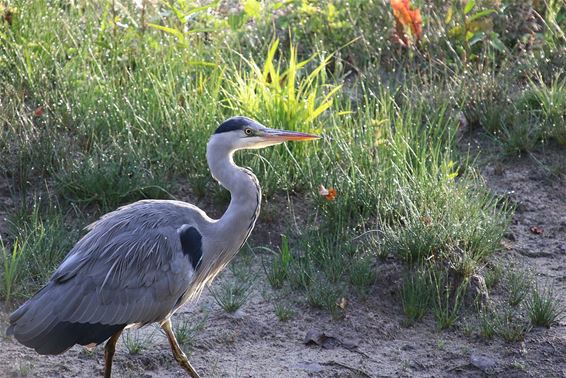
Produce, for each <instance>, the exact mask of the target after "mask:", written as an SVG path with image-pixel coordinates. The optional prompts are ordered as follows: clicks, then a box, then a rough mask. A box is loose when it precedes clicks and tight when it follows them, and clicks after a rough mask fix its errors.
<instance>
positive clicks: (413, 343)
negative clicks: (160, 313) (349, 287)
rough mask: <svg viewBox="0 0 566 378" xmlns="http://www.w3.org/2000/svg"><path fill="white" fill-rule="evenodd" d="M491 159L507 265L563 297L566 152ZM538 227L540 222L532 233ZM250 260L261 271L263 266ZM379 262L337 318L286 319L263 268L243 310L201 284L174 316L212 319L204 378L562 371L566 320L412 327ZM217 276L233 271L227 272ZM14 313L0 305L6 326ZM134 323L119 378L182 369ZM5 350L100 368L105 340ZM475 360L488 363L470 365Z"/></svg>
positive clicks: (48, 369)
mask: <svg viewBox="0 0 566 378" xmlns="http://www.w3.org/2000/svg"><path fill="white" fill-rule="evenodd" d="M472 139H473V138H472ZM480 161H481V160H480ZM484 161H485V163H483V164H481V166H482V168H481V169H482V173H483V175H484V177H485V180H486V182H487V184H488V186H489V187H490V188H492V190H493V191H495V192H496V193H499V194H502V195H505V196H508V197H509V199H510V200H511V201H513V202H514V204H515V205H516V206H517V211H516V214H515V216H514V219H513V222H512V225H511V226H510V230H509V233H508V235H507V239H506V240H505V245H506V246H507V248H506V249H503V251H502V252H500V253H499V254H498V259H499V261H500V262H501V263H502V264H504V266H506V267H507V266H513V265H515V266H517V267H522V268H529V269H530V270H531V271H532V272H533V273H535V274H536V276H537V278H538V279H539V280H542V281H544V282H549V283H551V284H553V285H555V290H556V292H558V293H559V294H560V295H562V298H563V299H564V302H565V304H566V151H564V150H563V151H559V150H558V149H554V150H552V149H551V150H550V151H547V152H546V153H545V154H542V153H540V154H535V155H532V156H524V157H521V158H515V159H508V160H506V159H501V158H494V159H491V158H489V159H487V158H486V159H484ZM532 226H538V227H540V228H543V229H544V232H543V233H542V234H539V235H537V234H534V233H532V232H531V231H530V228H531V227H532ZM263 228H268V229H269V232H267V231H263V230H262V229H263ZM254 232H255V235H256V240H261V241H262V242H266V243H267V242H269V241H270V240H272V239H277V238H278V236H277V237H276V236H274V235H278V232H277V230H276V231H274V230H273V227H267V226H266V225H265V224H263V225H262V224H261V222H260V224H258V226H257V227H256V230H255V231H254ZM254 269H255V270H256V271H257V272H261V269H262V268H261V264H259V263H256V265H254ZM376 269H377V270H378V280H377V282H376V283H375V285H374V286H373V288H372V292H371V294H370V295H369V299H368V300H367V301H365V302H358V301H356V300H355V299H353V300H351V301H350V303H349V305H348V308H347V311H346V315H345V317H344V318H343V319H340V320H333V319H332V318H331V317H330V316H329V315H328V314H326V313H324V312H319V311H316V310H313V309H311V308H309V307H307V306H306V305H302V304H300V301H298V300H297V301H296V302H297V306H296V309H295V315H294V318H293V319H292V320H289V321H288V322H281V321H279V320H278V319H277V317H276V316H275V313H274V307H273V306H274V305H273V300H272V299H270V298H272V293H271V291H270V290H271V289H267V288H265V287H267V286H269V285H268V284H267V282H266V281H265V277H264V276H263V275H261V274H260V275H259V278H258V279H257V280H256V282H255V289H254V292H253V294H252V295H251V297H250V298H249V300H248V302H247V303H246V304H245V305H244V306H243V307H242V309H241V310H240V311H239V312H237V313H236V314H235V315H228V314H226V313H224V311H223V310H222V309H221V308H220V307H219V306H218V305H217V304H216V303H215V302H214V299H213V298H212V296H211V294H210V292H208V291H205V293H204V294H203V296H202V297H201V298H200V300H199V301H198V303H193V304H191V305H189V306H187V307H186V308H184V309H183V310H182V311H180V312H179V313H177V314H176V315H175V317H174V319H173V321H174V322H179V321H186V322H188V323H191V324H192V323H197V322H199V321H203V319H204V328H203V329H202V330H201V331H200V332H199V333H198V334H197V336H196V338H195V341H194V346H193V347H192V348H191V350H190V357H189V358H190V360H191V362H192V364H193V366H195V368H196V369H197V370H198V371H199V372H201V373H202V375H203V376H204V377H392V376H395V377H397V376H406V377H413V376H416V377H430V376H434V377H452V376H462V377H477V376H484V375H494V376H498V377H530V376H538V377H566V319H563V320H562V321H561V322H560V324H558V325H556V326H554V327H552V328H551V329H545V328H540V329H533V330H532V331H531V332H530V333H529V334H528V335H527V337H526V339H525V340H524V341H522V342H516V343H509V342H505V341H502V340H501V339H497V338H496V339H495V340H492V341H485V340H483V339H481V338H480V337H478V336H477V335H476V333H475V332H474V333H473V334H472V335H469V336H465V335H464V334H465V332H463V331H462V329H461V328H462V327H461V326H459V327H458V326H457V327H455V328H453V329H451V330H448V331H438V330H437V329H436V328H435V324H434V320H433V319H432V316H430V315H429V316H428V317H427V318H425V320H424V322H423V323H419V324H417V325H415V326H414V327H411V328H406V327H403V326H402V325H401V322H402V320H403V316H402V315H401V314H402V310H401V307H400V300H399V297H398V294H397V288H398V285H399V281H400V277H399V267H398V266H397V265H396V263H395V261H385V262H381V263H380V264H379V265H378V266H377V267H376ZM220 279H221V280H223V279H224V280H226V279H230V273H228V274H226V275H223V276H222V277H221V278H220ZM218 284H219V282H216V283H215V285H218ZM289 300H293V298H289ZM6 319H7V314H6V312H5V311H2V313H1V315H0V329H1V330H4V329H5V327H6V325H7V320H6ZM309 331H311V332H312V331H314V332H324V333H325V334H327V335H331V336H333V337H334V338H335V339H336V340H338V341H336V342H334V343H330V344H332V345H330V346H334V347H333V348H322V347H321V346H318V345H306V344H305V343H304V339H305V336H306V335H307V333H308V332H309ZM138 332H139V335H140V337H141V338H143V339H144V340H145V341H146V342H145V344H146V345H145V349H144V350H142V351H141V352H140V353H139V354H135V355H132V354H129V353H128V350H127V348H126V346H125V344H124V340H123V339H122V340H121V341H120V342H119V344H118V349H117V353H116V356H115V359H114V373H115V374H114V376H116V377H133V376H136V377H140V376H141V377H180V376H184V373H183V371H182V370H181V369H180V368H179V367H178V366H177V364H176V362H175V361H174V359H173V358H172V356H171V353H170V350H169V346H168V343H167V341H166V339H165V337H164V336H163V335H162V334H161V332H160V331H159V329H157V328H155V327H151V326H150V327H146V328H144V329H142V330H140V331H138ZM3 333H4V332H2V334H3ZM331 341H332V340H331ZM0 350H1V352H0V353H1V354H0V376H37V377H91V376H97V375H101V374H102V367H103V361H104V360H103V350H102V347H101V346H99V347H97V348H96V349H95V350H94V351H87V350H85V349H84V348H81V347H74V348H72V349H71V350H69V351H68V352H67V353H65V354H63V355H60V356H39V355H37V354H36V353H35V352H34V351H32V350H30V349H27V348H25V347H23V346H21V345H19V344H17V343H16V342H15V341H14V340H11V339H9V338H2V337H0ZM478 360H479V361H483V363H475V364H474V363H472V361H474V362H475V361H478ZM478 366H481V367H478Z"/></svg>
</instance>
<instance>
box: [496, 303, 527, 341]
mask: <svg viewBox="0 0 566 378" xmlns="http://www.w3.org/2000/svg"><path fill="white" fill-rule="evenodd" d="M494 321H495V327H496V330H497V335H498V336H500V337H501V338H503V339H504V340H506V341H510V342H516V341H521V340H523V339H524V338H525V335H526V334H527V333H528V332H529V331H530V330H531V325H530V323H529V321H528V320H526V319H525V318H524V317H523V316H522V315H521V314H519V313H517V312H516V311H515V310H514V309H509V308H504V309H502V310H500V311H499V312H498V313H497V314H496V316H495V317H494Z"/></svg>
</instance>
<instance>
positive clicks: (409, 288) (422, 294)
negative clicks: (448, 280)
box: [401, 270, 432, 325]
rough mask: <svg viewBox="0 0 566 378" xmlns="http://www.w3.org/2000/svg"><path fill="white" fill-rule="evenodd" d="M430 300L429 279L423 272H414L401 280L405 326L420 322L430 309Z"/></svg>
mask: <svg viewBox="0 0 566 378" xmlns="http://www.w3.org/2000/svg"><path fill="white" fill-rule="evenodd" d="M431 299H432V291H431V282H430V277H429V275H428V273H427V272H425V271H421V270H419V271H416V272H413V273H412V274H408V275H407V276H405V278H404V279H403V286H401V303H402V305H403V312H404V313H405V316H406V318H407V319H406V320H407V325H412V324H414V323H415V322H417V321H419V320H421V319H422V318H423V316H425V315H426V313H427V312H428V310H429V308H430V304H431Z"/></svg>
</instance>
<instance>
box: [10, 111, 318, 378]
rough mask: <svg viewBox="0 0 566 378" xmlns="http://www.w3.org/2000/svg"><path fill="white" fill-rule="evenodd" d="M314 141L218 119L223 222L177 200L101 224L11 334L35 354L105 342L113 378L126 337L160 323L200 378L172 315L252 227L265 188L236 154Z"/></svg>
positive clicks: (136, 207) (215, 155) (136, 206)
mask: <svg viewBox="0 0 566 378" xmlns="http://www.w3.org/2000/svg"><path fill="white" fill-rule="evenodd" d="M317 138H319V137H318V136H316V135H311V134H305V133H299V132H292V131H284V130H276V129H271V128H267V127H265V126H263V125H261V124H260V123H258V122H256V121H253V120H251V119H249V118H246V117H232V118H230V119H228V120H226V121H224V122H223V123H222V124H221V125H220V126H219V127H218V128H217V129H216V131H215V132H214V134H213V135H212V136H211V137H210V140H209V142H208V145H207V152H206V158H207V162H208V166H209V168H210V172H211V174H212V176H213V177H214V179H216V180H217V181H218V182H219V183H220V184H221V185H222V186H224V187H225V188H226V189H228V190H229V191H230V195H231V200H230V204H229V205H228V209H227V210H226V211H225V213H224V214H223V215H222V217H221V218H220V219H211V218H210V217H208V216H207V215H206V213H205V212H204V211H202V210H201V209H199V208H198V207H196V206H194V205H191V204H189V203H186V202H181V201H174V200H142V201H138V202H135V203H132V204H130V205H126V206H123V207H120V208H118V209H117V210H115V211H113V212H110V213H108V214H106V215H104V216H102V217H101V218H100V219H99V220H98V221H96V222H94V223H92V224H91V225H90V226H88V227H87V229H88V233H87V234H86V235H84V236H83V237H82V238H81V239H80V240H79V241H78V242H77V244H76V245H75V246H74V247H73V248H72V249H71V251H70V252H69V253H68V254H67V256H66V257H65V259H64V260H63V262H62V263H61V264H60V265H59V267H58V268H57V269H56V270H55V272H54V273H53V275H52V276H51V278H50V280H49V282H48V283H47V284H46V285H45V286H44V287H43V288H42V289H41V290H39V291H38V292H37V293H36V294H35V295H34V296H33V297H32V298H31V299H29V300H28V301H27V302H25V303H24V304H23V305H22V306H20V307H19V308H18V309H17V310H16V311H14V312H13V313H12V314H11V315H10V325H9V327H8V330H7V334H8V335H13V336H15V338H16V339H17V340H18V341H19V342H20V343H22V344H24V345H26V346H28V347H31V348H34V349H35V350H36V351H37V352H38V353H39V354H59V353H63V352H65V351H66V350H68V349H69V348H71V347H72V346H73V345H75V344H80V345H93V344H101V343H103V342H104V341H106V340H108V341H107V342H106V345H105V347H104V359H105V365H104V376H105V377H110V375H111V371H112V358H113V356H114V352H115V346H116V342H117V341H118V338H119V337H120V334H121V333H122V331H123V330H124V329H125V328H126V327H131V326H144V325H146V324H150V323H154V322H157V323H159V324H160V325H161V327H162V329H163V331H164V332H165V334H166V335H167V338H168V339H169V344H170V346H171V349H172V351H173V355H174V357H175V359H176V360H177V362H178V363H179V364H180V365H181V367H182V368H183V369H185V370H186V371H187V373H188V374H189V375H190V376H191V377H198V374H197V372H196V371H195V369H194V368H193V367H192V366H191V364H190V363H189V361H188V359H187V357H186V355H185V354H184V353H183V351H182V350H181V348H180V347H179V344H178V343H177V340H176V338H175V334H174V332H173V330H172V325H171V315H172V314H173V313H174V312H175V311H176V310H177V309H179V308H180V307H181V306H182V305H183V304H185V303H186V302H187V301H189V300H190V299H192V298H194V297H195V296H197V295H198V294H199V293H200V292H201V291H202V289H203V288H204V286H205V285H206V284H207V283H209V282H210V281H211V280H212V279H213V278H214V277H215V276H216V275H217V274H218V273H219V272H220V271H221V270H222V269H223V268H224V267H225V266H226V264H228V262H230V260H232V258H233V257H234V256H235V255H236V253H237V252H238V251H239V250H240V248H241V247H242V245H243V244H244V243H245V241H246V239H247V238H248V236H249V235H250V233H251V231H252V229H253V228H254V225H255V222H256V220H257V217H258V214H259V209H260V204H261V189H260V186H259V183H258V181H257V178H256V177H255V176H254V174H253V173H252V172H250V171H249V170H247V169H244V168H241V167H238V166H237V165H236V164H234V161H233V154H234V152H235V151H237V150H241V149H257V148H263V147H267V146H271V145H276V144H280V143H282V142H285V141H293V140H296V141H299V140H312V139H317Z"/></svg>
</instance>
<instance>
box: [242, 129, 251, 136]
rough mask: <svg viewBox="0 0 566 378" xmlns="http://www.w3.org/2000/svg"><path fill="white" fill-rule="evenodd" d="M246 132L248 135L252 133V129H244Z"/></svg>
mask: <svg viewBox="0 0 566 378" xmlns="http://www.w3.org/2000/svg"><path fill="white" fill-rule="evenodd" d="M244 133H246V135H252V129H244Z"/></svg>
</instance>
